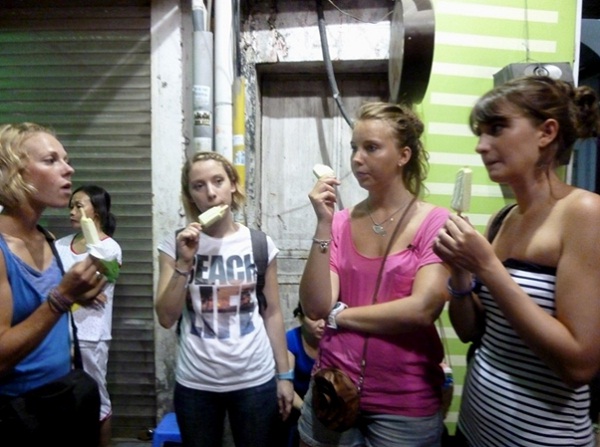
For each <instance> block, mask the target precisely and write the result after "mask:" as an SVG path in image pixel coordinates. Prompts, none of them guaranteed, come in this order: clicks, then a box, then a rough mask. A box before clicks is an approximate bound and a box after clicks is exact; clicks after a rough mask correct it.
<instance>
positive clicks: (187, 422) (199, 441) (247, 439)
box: [174, 378, 279, 447]
mask: <svg viewBox="0 0 600 447" xmlns="http://www.w3.org/2000/svg"><path fill="white" fill-rule="evenodd" d="M174 406H175V413H176V415H177V423H178V424H179V429H180V431H181V438H182V441H183V446H184V447H220V446H221V442H222V439H223V424H224V422H225V414H227V415H228V416H229V423H230V425H231V432H232V434H233V439H234V442H235V445H236V447H271V445H272V443H273V439H275V438H276V436H275V430H276V426H277V424H278V418H279V411H278V407H277V383H276V381H275V378H273V379H271V380H269V381H268V382H267V383H265V384H263V385H259V386H257V387H253V388H246V389H242V390H237V391H230V392H224V393H215V392H210V391H200V390H194V389H190V388H186V387H184V386H183V385H180V384H178V383H176V384H175V397H174ZM273 447H274V446H273Z"/></svg>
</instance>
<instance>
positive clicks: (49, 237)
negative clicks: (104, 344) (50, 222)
mask: <svg viewBox="0 0 600 447" xmlns="http://www.w3.org/2000/svg"><path fill="white" fill-rule="evenodd" d="M38 230H40V231H41V232H42V233H43V234H44V236H45V237H46V241H48V244H50V248H51V249H52V254H53V255H54V259H56V263H57V264H58V268H60V272H61V273H62V274H63V276H64V274H65V268H64V266H63V263H62V260H61V259H60V255H59V254H58V251H57V250H56V246H55V245H54V241H55V240H56V237H55V236H54V235H53V234H52V233H51V232H49V231H48V230H46V229H45V228H44V227H42V226H41V225H38ZM69 322H70V323H71V333H72V334H73V365H74V366H75V368H77V369H83V360H82V358H81V348H80V347H79V337H78V336H77V325H76V324H75V321H74V318H73V312H72V311H70V310H69Z"/></svg>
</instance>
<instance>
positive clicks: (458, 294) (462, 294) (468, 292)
mask: <svg viewBox="0 0 600 447" xmlns="http://www.w3.org/2000/svg"><path fill="white" fill-rule="evenodd" d="M450 279H451V278H448V293H449V294H450V296H451V297H452V298H458V299H461V298H464V297H466V296H470V295H471V293H472V292H473V290H475V286H476V284H477V283H476V282H475V280H474V279H473V280H472V281H471V288H470V289H469V290H463V291H458V290H454V289H453V288H452V286H451V285H450Z"/></svg>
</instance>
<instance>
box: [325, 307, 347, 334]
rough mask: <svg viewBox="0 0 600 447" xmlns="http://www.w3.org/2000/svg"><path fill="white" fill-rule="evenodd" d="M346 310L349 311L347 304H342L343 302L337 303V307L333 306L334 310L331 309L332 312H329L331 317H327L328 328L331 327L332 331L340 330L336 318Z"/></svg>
mask: <svg viewBox="0 0 600 447" xmlns="http://www.w3.org/2000/svg"><path fill="white" fill-rule="evenodd" d="M344 309H348V305H347V304H345V303H342V302H341V301H338V302H337V303H335V306H333V309H331V312H329V315H328V316H327V326H328V327H330V328H331V329H337V328H338V325H337V321H335V318H336V317H337V316H338V314H339V313H340V312H341V311H343V310H344Z"/></svg>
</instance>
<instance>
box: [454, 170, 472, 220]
mask: <svg viewBox="0 0 600 447" xmlns="http://www.w3.org/2000/svg"><path fill="white" fill-rule="evenodd" d="M472 176H473V171H472V170H471V168H468V167H464V168H460V169H459V170H458V172H457V173H456V180H455V182H454V193H453V194H452V202H451V204H450V206H451V208H452V209H453V210H454V211H456V212H457V214H458V215H459V216H460V215H462V213H463V212H466V211H469V207H470V206H471V182H472Z"/></svg>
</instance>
